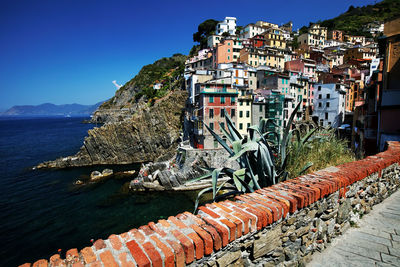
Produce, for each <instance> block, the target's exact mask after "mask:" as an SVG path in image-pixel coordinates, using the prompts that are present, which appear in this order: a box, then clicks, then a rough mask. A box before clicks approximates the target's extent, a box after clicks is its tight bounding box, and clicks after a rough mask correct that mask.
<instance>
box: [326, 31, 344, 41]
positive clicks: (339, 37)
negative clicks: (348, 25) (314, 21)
mask: <svg viewBox="0 0 400 267" xmlns="http://www.w3.org/2000/svg"><path fill="white" fill-rule="evenodd" d="M343 37H344V34H343V32H342V31H338V30H332V31H329V32H328V38H327V39H328V40H334V41H338V42H343Z"/></svg>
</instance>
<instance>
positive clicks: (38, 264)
mask: <svg viewBox="0 0 400 267" xmlns="http://www.w3.org/2000/svg"><path fill="white" fill-rule="evenodd" d="M47 265H48V261H47V260H44V259H41V260H38V261H35V263H33V265H32V266H33V267H47Z"/></svg>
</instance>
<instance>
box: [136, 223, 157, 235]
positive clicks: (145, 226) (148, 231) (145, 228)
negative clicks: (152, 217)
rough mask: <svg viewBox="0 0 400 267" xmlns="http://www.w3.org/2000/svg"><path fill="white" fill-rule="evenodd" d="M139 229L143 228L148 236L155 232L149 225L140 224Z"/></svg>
mask: <svg viewBox="0 0 400 267" xmlns="http://www.w3.org/2000/svg"><path fill="white" fill-rule="evenodd" d="M139 230H141V231H142V232H143V233H144V234H145V235H147V236H149V235H152V234H154V231H153V230H151V229H150V227H149V226H147V225H143V226H140V227H139Z"/></svg>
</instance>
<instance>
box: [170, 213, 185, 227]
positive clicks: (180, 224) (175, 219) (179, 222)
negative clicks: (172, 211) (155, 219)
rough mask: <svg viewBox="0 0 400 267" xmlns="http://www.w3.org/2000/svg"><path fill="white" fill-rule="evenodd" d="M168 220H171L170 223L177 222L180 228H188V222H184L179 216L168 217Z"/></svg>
mask: <svg viewBox="0 0 400 267" xmlns="http://www.w3.org/2000/svg"><path fill="white" fill-rule="evenodd" d="M168 221H169V223H170V224H172V223H173V224H175V225H176V226H177V227H178V228H180V229H186V228H188V226H187V225H186V224H184V223H183V222H182V221H180V220H178V219H177V218H175V217H172V216H171V217H168Z"/></svg>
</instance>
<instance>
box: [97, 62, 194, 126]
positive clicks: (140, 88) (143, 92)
mask: <svg viewBox="0 0 400 267" xmlns="http://www.w3.org/2000/svg"><path fill="white" fill-rule="evenodd" d="M186 58H187V57H186V56H184V55H182V54H174V55H173V56H172V57H169V58H162V59H159V60H157V61H155V62H154V63H153V64H149V65H146V66H144V67H143V68H142V69H141V70H140V72H139V73H138V74H137V75H136V76H135V77H134V78H133V79H131V80H130V81H128V82H127V83H126V84H125V85H123V86H122V87H121V88H120V89H118V90H117V91H116V92H115V95H114V96H113V97H112V98H111V99H110V100H108V101H106V102H104V103H103V104H102V105H101V106H100V107H99V108H98V110H97V111H96V112H95V113H94V115H93V119H92V120H93V122H103V123H105V122H115V121H123V120H125V119H128V118H130V117H131V115H132V114H133V113H135V112H136V111H137V110H138V109H140V108H141V107H142V106H143V105H144V104H148V105H152V104H153V103H154V101H156V100H157V99H159V98H162V97H163V96H165V95H166V94H167V93H168V92H169V91H170V90H171V89H173V88H179V87H180V86H183V70H184V63H185V60H186Z"/></svg>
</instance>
